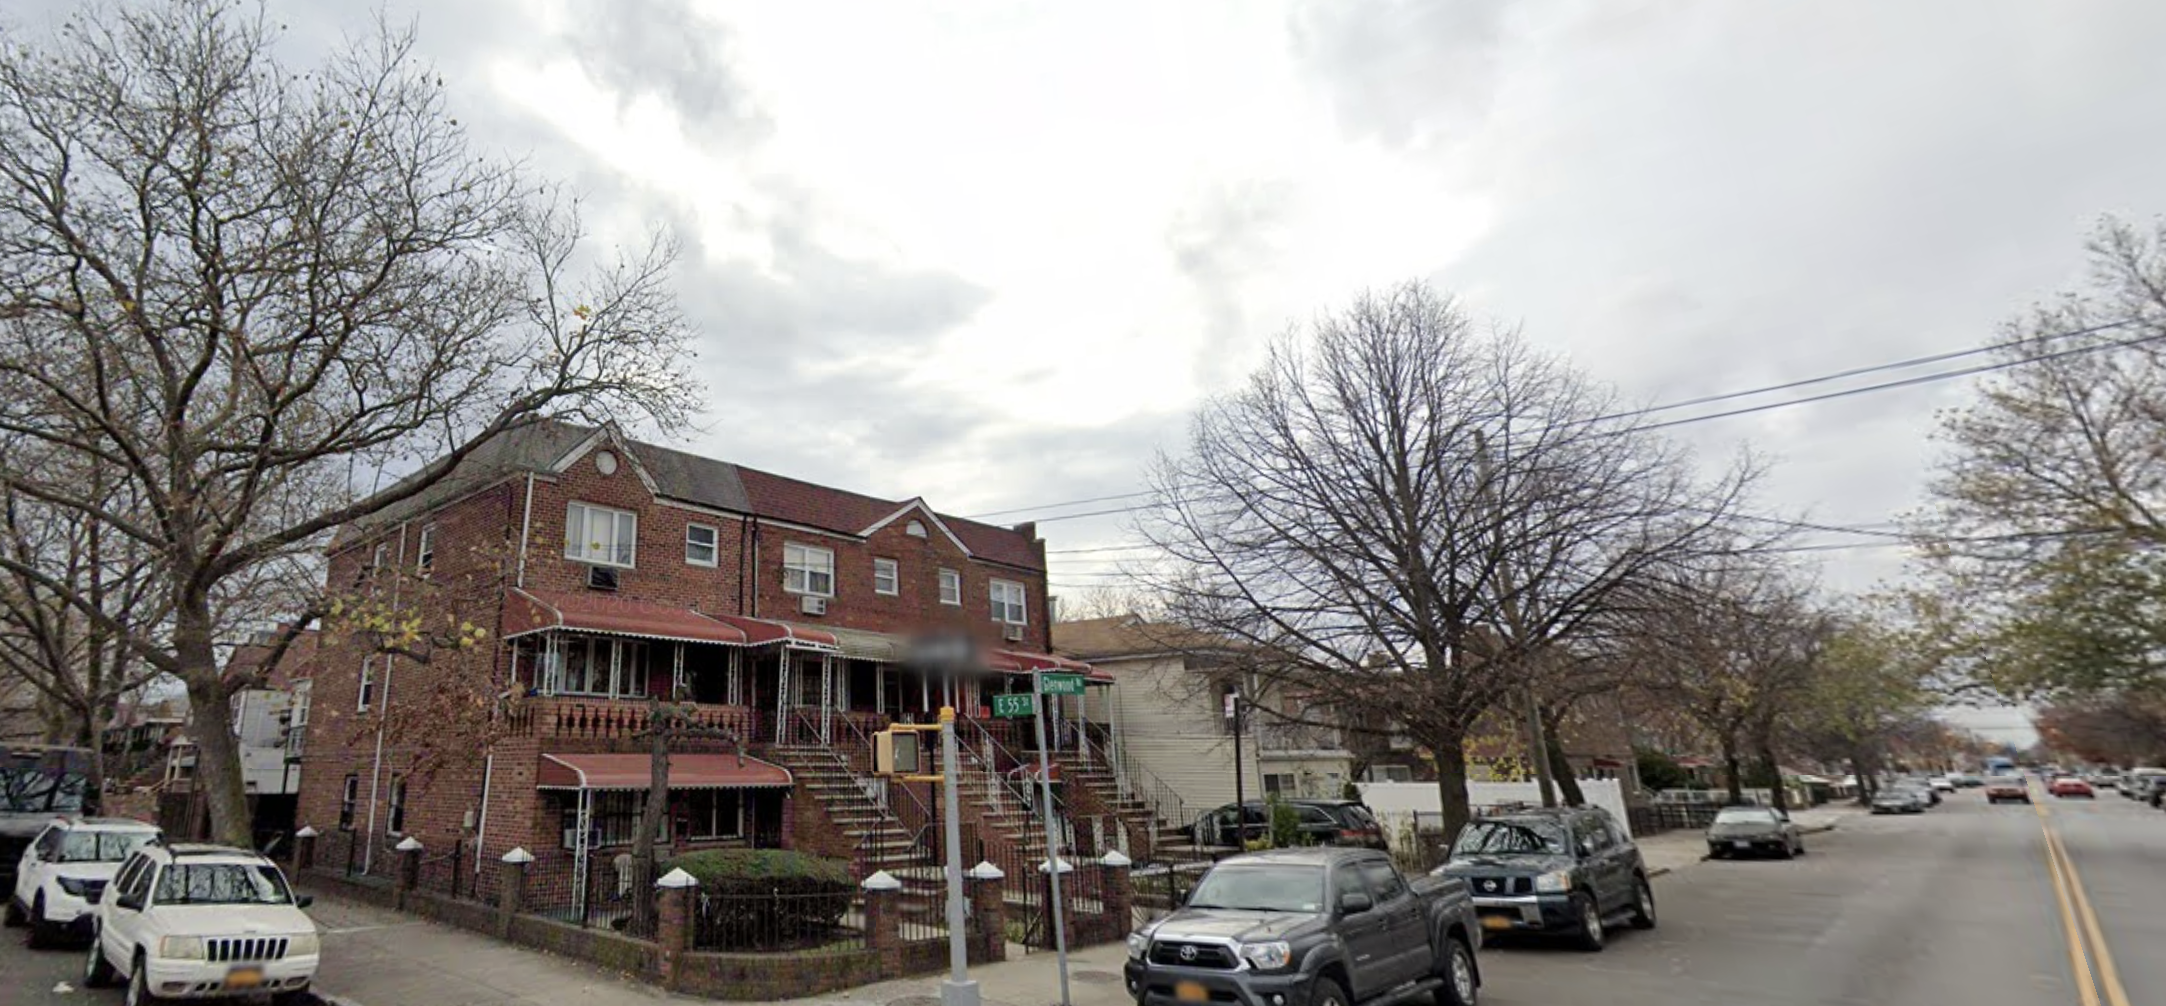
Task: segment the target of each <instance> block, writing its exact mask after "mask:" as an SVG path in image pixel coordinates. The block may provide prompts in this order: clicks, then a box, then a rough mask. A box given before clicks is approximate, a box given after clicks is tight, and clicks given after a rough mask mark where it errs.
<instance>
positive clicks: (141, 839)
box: [60, 831, 154, 863]
mask: <svg viewBox="0 0 2166 1006" xmlns="http://www.w3.org/2000/svg"><path fill="white" fill-rule="evenodd" d="M153 834H154V833H153V832H148V831H71V832H68V837H67V839H66V840H65V841H63V842H61V843H60V862H63V863H118V862H120V861H121V860H123V859H126V858H128V854H129V853H131V852H134V851H135V850H137V849H140V848H142V847H143V846H144V845H145V844H147V843H149V842H150V840H151V836H152V835H153Z"/></svg>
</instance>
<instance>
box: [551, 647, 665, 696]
mask: <svg viewBox="0 0 2166 1006" xmlns="http://www.w3.org/2000/svg"><path fill="white" fill-rule="evenodd" d="M542 690H543V691H544V692H547V693H549V694H552V695H602V696H621V695H645V694H647V644H645V643H642V642H637V641H634V640H624V639H601V638H596V637H592V636H573V637H570V638H568V639H565V640H564V641H563V642H561V643H559V644H558V650H557V666H556V667H554V668H552V669H551V673H549V674H548V675H546V676H545V677H544V679H543V683H542Z"/></svg>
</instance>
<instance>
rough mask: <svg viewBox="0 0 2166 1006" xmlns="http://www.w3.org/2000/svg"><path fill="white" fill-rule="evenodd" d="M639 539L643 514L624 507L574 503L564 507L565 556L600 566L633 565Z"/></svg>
mask: <svg viewBox="0 0 2166 1006" xmlns="http://www.w3.org/2000/svg"><path fill="white" fill-rule="evenodd" d="M638 540H639V517H638V516H637V515H635V514H632V513H630V512H628V511H624V510H611V509H609V508H608V507H599V506H594V505H593V504H590V503H573V504H571V505H570V506H569V507H566V508H565V511H564V557H565V558H566V559H577V560H579V561H580V562H591V563H594V564H595V565H598V566H623V567H626V568H630V567H631V565H632V560H633V559H634V558H635V552H636V545H637V542H638Z"/></svg>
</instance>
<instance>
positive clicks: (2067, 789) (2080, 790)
mask: <svg viewBox="0 0 2166 1006" xmlns="http://www.w3.org/2000/svg"><path fill="white" fill-rule="evenodd" d="M2046 792H2048V793H2051V794H2053V795H2054V796H2056V797H2062V798H2066V797H2071V796H2080V797H2082V798H2084V799H2086V800H2089V799H2092V798H2094V797H2096V796H2098V793H2097V792H2096V791H2094V790H2092V789H2091V784H2090V783H2087V782H2085V781H2083V780H2082V779H2079V778H2077V777H2075V776H2072V775H2064V776H2062V777H2060V778H2058V779H2055V780H2053V782H2052V783H2051V784H2050V785H2048V786H2047V787H2046Z"/></svg>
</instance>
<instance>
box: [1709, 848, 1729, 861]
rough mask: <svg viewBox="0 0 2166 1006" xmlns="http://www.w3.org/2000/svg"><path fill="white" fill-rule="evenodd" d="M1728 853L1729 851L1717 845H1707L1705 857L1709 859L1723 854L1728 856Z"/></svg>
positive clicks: (1720, 856) (1717, 857)
mask: <svg viewBox="0 0 2166 1006" xmlns="http://www.w3.org/2000/svg"><path fill="white" fill-rule="evenodd" d="M1729 854H1730V853H1729V852H1728V851H1727V850H1725V849H1723V848H1722V847H1721V846H1719V845H1710V846H1708V847H1707V858H1709V859H1721V858H1723V857H1725V856H1728V855H1729Z"/></svg>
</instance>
